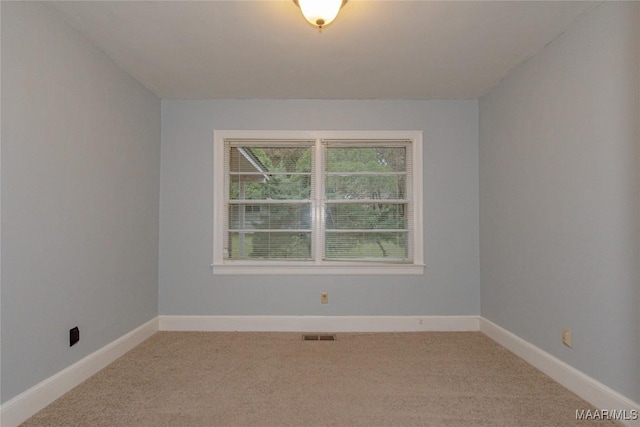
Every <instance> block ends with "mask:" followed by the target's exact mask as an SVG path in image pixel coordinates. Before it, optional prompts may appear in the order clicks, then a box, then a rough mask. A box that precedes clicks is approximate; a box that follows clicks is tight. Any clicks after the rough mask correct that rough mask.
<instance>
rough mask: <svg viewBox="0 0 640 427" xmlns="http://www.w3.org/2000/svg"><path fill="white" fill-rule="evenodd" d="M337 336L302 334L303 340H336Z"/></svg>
mask: <svg viewBox="0 0 640 427" xmlns="http://www.w3.org/2000/svg"><path fill="white" fill-rule="evenodd" d="M335 340H336V336H335V335H331V334H320V335H308V334H305V335H303V336H302V341H335Z"/></svg>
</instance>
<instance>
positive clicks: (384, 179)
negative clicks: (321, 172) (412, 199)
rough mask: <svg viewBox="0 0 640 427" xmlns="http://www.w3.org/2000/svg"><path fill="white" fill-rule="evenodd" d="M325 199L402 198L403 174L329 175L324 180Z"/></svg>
mask: <svg viewBox="0 0 640 427" xmlns="http://www.w3.org/2000/svg"><path fill="white" fill-rule="evenodd" d="M325 192H326V196H327V199H329V200H336V199H348V200H353V199H387V200H388V199H404V198H405V197H406V178H405V176H404V175H329V176H327V177H326V181H325Z"/></svg>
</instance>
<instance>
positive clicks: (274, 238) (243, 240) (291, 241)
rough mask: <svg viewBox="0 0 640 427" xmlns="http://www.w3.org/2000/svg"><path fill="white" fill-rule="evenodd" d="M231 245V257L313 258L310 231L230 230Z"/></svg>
mask: <svg viewBox="0 0 640 427" xmlns="http://www.w3.org/2000/svg"><path fill="white" fill-rule="evenodd" d="M229 246H230V247H229V258H230V259H263V260H277V259H281V260H293V259H297V260H309V259H311V233H310V232H308V233H305V232H302V233H300V232H268V231H267V232H260V231H256V232H248V233H239V232H230V233H229Z"/></svg>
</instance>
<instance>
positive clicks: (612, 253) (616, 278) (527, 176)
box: [480, 2, 640, 402]
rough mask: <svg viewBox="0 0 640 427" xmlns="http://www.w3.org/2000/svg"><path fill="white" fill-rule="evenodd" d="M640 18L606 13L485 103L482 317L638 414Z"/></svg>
mask: <svg viewBox="0 0 640 427" xmlns="http://www.w3.org/2000/svg"><path fill="white" fill-rule="evenodd" d="M639 7H640V4H639V3H638V2H627V3H623V2H605V4H604V5H602V6H601V7H600V8H599V9H597V10H596V11H594V12H593V13H591V14H590V15H589V16H587V17H585V18H583V19H582V20H581V21H580V22H578V23H577V24H575V25H574V27H573V28H570V29H569V30H568V31H567V32H566V33H565V34H564V35H562V36H561V37H559V38H558V39H556V40H555V41H554V42H553V43H552V44H551V45H549V46H548V47H547V48H546V49H545V50H544V51H542V52H541V53H540V54H539V55H537V56H535V57H533V58H531V59H530V60H529V61H528V62H526V63H525V64H523V65H522V66H520V67H519V68H518V69H517V70H516V71H515V72H513V73H512V74H511V75H510V76H509V77H508V78H506V79H505V80H503V81H502V82H501V83H500V84H499V85H498V86H497V87H495V88H494V89H493V90H492V91H491V92H490V93H489V94H488V95H486V96H484V97H483V98H482V99H481V100H480V254H481V279H482V280H481V282H482V286H481V289H482V294H481V297H482V298H481V299H482V315H483V316H484V317H486V318H487V319H489V320H491V321H493V322H495V323H497V324H498V325H500V326H502V327H504V328H506V329H508V330H510V331H511V332H513V333H515V334H516V335H518V336H520V337H522V338H523V339H525V340H527V341H529V342H531V343H533V344H535V345H536V346H538V347H540V348H542V349H543V350H545V351H547V352H548V353H550V354H552V355H554V356H556V357H558V358H560V359H562V360H564V361H566V362H567V363H569V364H570V365H572V366H574V367H575V368H577V369H579V370H580V371H582V372H585V373H586V374H587V375H589V376H591V377H593V378H595V379H597V380H599V381H601V382H602V383H604V384H606V385H608V386H610V387H612V388H613V389H615V390H616V391H619V392H621V393H622V394H624V395H626V396H628V397H629V398H631V399H633V400H635V401H636V402H638V401H640V309H639V308H638V307H640V288H639V283H640V272H639V263H638V261H639V259H640V250H639V244H640V241H639V236H640V227H639V209H638V208H639V206H640V204H639V197H638V195H639V193H640V176H639V164H638V159H639V154H640V151H639V147H638V145H639V140H640V134H639V129H638V126H639V125H638V122H639V120H640V107H639V104H640V99H639V97H640V86H639V82H638V76H639V74H640V70H639V68H638V64H639V51H640V45H639V41H640V34H639V32H638V31H639V23H640V12H639ZM563 327H568V328H571V329H572V330H573V339H574V347H573V349H569V348H567V347H565V346H563V345H562V343H561V331H562V328H563Z"/></svg>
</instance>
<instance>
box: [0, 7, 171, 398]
mask: <svg viewBox="0 0 640 427" xmlns="http://www.w3.org/2000/svg"><path fill="white" fill-rule="evenodd" d="M2 113H3V116H2V319H1V321H2V401H3V402H4V401H6V400H8V399H10V398H11V397H13V396H15V395H17V394H19V393H21V392H23V391H25V390H27V389H28V388H30V387H32V386H33V385H35V384H37V383H38V382H40V381H42V380H44V379H46V378H48V377H50V376H51V375H53V374H55V373H57V372H58V371H60V370H62V369H64V368H66V367H67V366H69V365H71V364H73V363H74V362H76V361H77V360H79V359H81V358H83V357H84V356H87V355H88V354H90V353H92V352H94V351H95V350H98V349H99V348H101V347H103V346H105V345H106V344H108V343H110V342H112V341H113V340H114V339H116V338H118V337H120V336H122V335H124V334H126V333H127V332H129V331H131V330H132V329H134V328H136V327H138V326H140V325H141V324H143V323H145V322H146V321H148V320H150V319H153V318H154V317H155V316H156V315H157V271H158V270H157V268H158V261H157V260H158V204H159V200H158V198H159V178H160V170H159V165H160V101H159V100H158V99H157V98H156V97H155V96H154V95H153V94H151V93H150V92H149V91H147V90H146V89H145V88H144V87H142V86H141V85H140V84H139V83H138V82H136V81H135V80H134V79H133V78H132V77H131V76H129V75H128V74H126V73H124V72H123V71H122V70H121V69H120V68H118V67H117V66H116V65H115V64H114V63H113V62H112V61H111V60H110V59H109V58H107V57H106V56H105V55H104V54H103V53H101V52H100V51H99V50H98V49H96V48H95V47H93V46H92V45H91V44H90V43H88V42H87V41H85V40H84V39H83V38H82V37H80V36H79V35H78V34H77V33H76V32H75V31H74V30H72V29H71V28H70V27H68V26H67V25H66V24H65V23H64V22H63V21H61V20H59V19H58V18H57V16H56V15H55V14H54V13H53V12H52V11H51V10H50V9H49V7H48V6H45V5H42V4H36V3H28V2H21V3H8V2H2ZM76 325H77V326H79V327H80V332H81V340H80V342H79V343H78V344H77V345H75V346H74V347H71V348H70V347H69V329H70V328H71V327H73V326H76Z"/></svg>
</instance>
